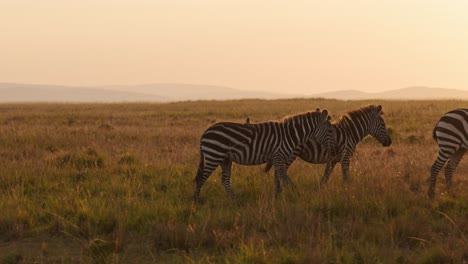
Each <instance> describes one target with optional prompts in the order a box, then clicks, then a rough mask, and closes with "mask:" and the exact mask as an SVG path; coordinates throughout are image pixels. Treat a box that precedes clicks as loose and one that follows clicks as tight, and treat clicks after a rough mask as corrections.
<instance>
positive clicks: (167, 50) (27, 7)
mask: <svg viewBox="0 0 468 264" xmlns="http://www.w3.org/2000/svg"><path fill="white" fill-rule="evenodd" d="M0 82H23V83H48V84H67V85H104V84H141V83H160V82H181V83H193V84H214V85H225V86H231V87H235V88H239V89H245V90H265V91H272V92H278V91H280V92H290V93H307V94H312V93H318V92H324V91H332V90H341V89H359V90H362V91H382V90H388V89H397V88H402V87H406V86H413V85H426V86H434V87H445V88H457V89H464V90H468V1H467V0H450V1H447V0H440V1H436V0H353V1H351V0H341V1H335V0H326V1H325V0H320V1H299V0H293V1H286V0H284V1H274V0H265V1H256V0H225V1H223V0H212V1H207V0H167V1H158V0H80V1H71V0H0Z"/></svg>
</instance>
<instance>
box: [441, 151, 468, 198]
mask: <svg viewBox="0 0 468 264" xmlns="http://www.w3.org/2000/svg"><path fill="white" fill-rule="evenodd" d="M465 152H466V149H459V150H458V151H457V152H456V153H455V154H453V156H451V157H450V159H449V162H448V163H447V166H445V183H446V184H447V190H448V191H450V190H451V189H452V175H453V172H454V171H455V169H456V168H457V166H458V163H460V160H461V159H462V157H463V155H464V154H465Z"/></svg>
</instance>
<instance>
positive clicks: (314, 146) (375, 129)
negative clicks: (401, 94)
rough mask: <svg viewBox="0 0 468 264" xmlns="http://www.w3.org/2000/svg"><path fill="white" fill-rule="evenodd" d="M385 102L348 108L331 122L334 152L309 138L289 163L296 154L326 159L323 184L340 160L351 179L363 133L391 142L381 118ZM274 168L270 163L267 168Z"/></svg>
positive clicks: (308, 158)
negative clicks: (350, 109)
mask: <svg viewBox="0 0 468 264" xmlns="http://www.w3.org/2000/svg"><path fill="white" fill-rule="evenodd" d="M382 114H383V112H382V106H381V105H379V106H375V105H370V106H367V107H362V108H360V109H358V110H354V111H351V112H348V113H347V115H346V116H342V117H341V118H340V120H339V121H338V122H337V123H335V124H333V125H332V128H333V132H332V133H333V134H334V136H335V144H336V145H335V147H334V150H335V154H333V153H330V151H329V150H328V149H327V148H325V147H324V146H323V145H322V144H320V143H319V142H317V141H314V140H309V141H307V143H306V144H305V145H302V146H300V147H299V148H298V149H296V150H295V152H294V154H295V155H294V156H292V157H291V158H290V159H289V161H288V163H287V166H289V165H290V164H291V163H292V162H293V161H294V160H295V159H296V156H297V157H300V158H301V159H303V160H304V161H307V162H309V163H315V164H322V163H326V164H327V165H326V167H325V171H324V174H323V177H322V180H321V182H320V185H323V184H325V183H326V182H327V181H328V178H329V177H330V174H331V173H332V171H333V168H334V167H335V165H336V164H337V163H340V164H341V169H342V172H343V178H344V180H345V181H347V180H348V179H349V163H350V159H351V157H352V155H353V154H354V151H355V150H356V146H357V144H358V143H359V142H361V140H362V139H364V137H366V136H367V135H371V136H373V137H374V138H376V139H377V140H378V141H379V142H380V143H381V144H382V145H383V146H390V144H391V143H392V141H391V139H390V135H389V134H388V131H387V128H386V125H385V121H384V120H383V118H382ZM270 168H271V164H270V163H269V164H267V166H266V168H265V171H268V170H269V169H270Z"/></svg>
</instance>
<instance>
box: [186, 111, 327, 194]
mask: <svg viewBox="0 0 468 264" xmlns="http://www.w3.org/2000/svg"><path fill="white" fill-rule="evenodd" d="M247 121H248V123H245V124H243V123H233V122H220V123H217V124H214V125H212V126H210V127H209V128H208V129H207V130H206V131H205V132H204V133H203V135H202V137H201V139H200V163H199V167H198V171H197V175H196V177H195V180H194V181H195V185H196V187H195V193H194V195H193V199H194V200H195V201H196V200H198V198H199V195H200V189H201V188H202V186H203V184H204V183H205V181H206V180H207V179H208V177H209V176H210V175H211V174H212V173H213V171H214V170H215V169H216V168H217V167H218V166H221V168H222V173H221V181H222V184H223V186H224V188H225V189H226V192H227V193H228V194H229V195H230V196H231V197H232V198H233V199H236V196H235V194H234V191H233V190H232V188H231V166H232V162H235V163H238V164H241V165H260V164H263V163H267V162H269V163H272V164H273V166H274V168H275V179H274V182H275V190H276V194H277V195H278V194H279V193H280V192H281V190H282V188H281V182H280V181H283V183H284V184H285V185H288V184H289V183H290V179H289V177H288V176H287V166H286V163H287V161H288V159H289V157H291V155H292V154H293V151H294V149H296V148H297V146H299V145H301V144H304V143H305V142H306V141H308V140H310V139H314V140H316V141H318V142H320V143H321V144H323V145H324V146H327V147H328V148H329V149H331V148H332V147H333V145H334V142H333V136H332V134H331V133H330V132H331V123H330V120H329V118H328V111H327V110H323V111H312V112H306V113H301V114H296V115H291V116H287V117H285V118H283V119H282V120H281V121H270V122H263V123H255V124H250V120H247Z"/></svg>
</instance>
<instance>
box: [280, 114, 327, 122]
mask: <svg viewBox="0 0 468 264" xmlns="http://www.w3.org/2000/svg"><path fill="white" fill-rule="evenodd" d="M320 114H321V112H319V111H315V112H304V113H299V114H294V115H288V116H285V117H283V118H282V119H281V120H280V121H279V123H289V122H292V121H294V120H297V119H301V118H302V117H306V116H311V115H316V116H320Z"/></svg>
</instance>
